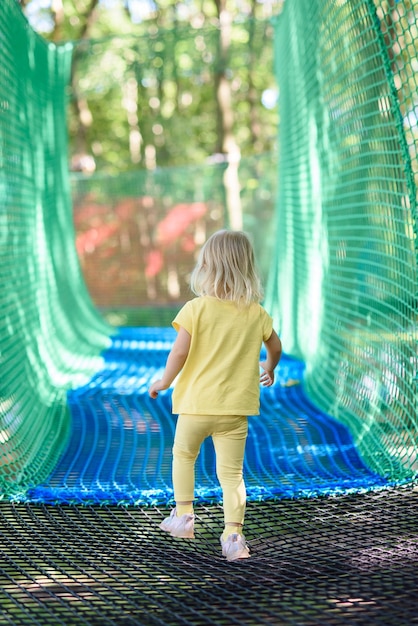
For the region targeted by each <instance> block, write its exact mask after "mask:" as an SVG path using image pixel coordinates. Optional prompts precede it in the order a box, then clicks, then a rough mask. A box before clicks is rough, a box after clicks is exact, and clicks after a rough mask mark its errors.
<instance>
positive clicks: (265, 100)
mask: <svg viewBox="0 0 418 626" xmlns="http://www.w3.org/2000/svg"><path fill="white" fill-rule="evenodd" d="M21 4H22V8H23V10H24V11H25V13H26V15H27V17H28V19H29V21H30V22H31V24H32V26H33V27H34V28H35V29H36V30H37V31H38V32H40V33H41V34H42V35H43V36H44V37H45V38H46V39H48V40H51V41H54V42H57V43H60V42H64V41H71V42H73V45H74V57H73V70H72V77H71V89H70V93H69V101H70V107H69V131H70V162H71V168H72V169H73V170H75V171H81V172H85V173H90V172H93V171H95V170H97V171H101V172H108V173H109V174H116V173H118V172H121V171H129V170H132V169H137V168H138V167H139V168H145V169H153V168H155V167H163V166H178V165H184V164H187V163H202V162H205V161H206V160H209V161H212V162H213V160H215V161H216V160H218V161H219V160H222V159H225V160H226V161H239V159H240V158H241V156H246V155H249V154H262V153H265V152H270V151H271V150H273V149H274V146H275V143H276V135H277V108H276V106H275V105H276V99H277V87H276V85H275V80H274V68H273V45H272V31H273V27H272V23H271V18H272V17H273V15H274V14H275V13H277V12H278V11H279V10H280V8H281V6H282V0H264V1H257V0H241V1H240V2H232V1H230V0H185V1H183V2H178V1H175V0H158V1H157V0H156V1H155V2H154V1H153V0H21ZM230 189H231V190H232V191H231V193H232V194H233V193H234V192H233V189H234V181H233V175H232V179H231V181H230Z"/></svg>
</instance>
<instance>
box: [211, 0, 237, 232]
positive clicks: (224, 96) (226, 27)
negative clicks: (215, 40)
mask: <svg viewBox="0 0 418 626" xmlns="http://www.w3.org/2000/svg"><path fill="white" fill-rule="evenodd" d="M215 5H216V9H217V12H218V18H219V58H218V66H217V67H216V69H215V90H216V102H217V116H218V146H217V152H218V153H220V154H223V155H225V158H226V160H227V162H228V165H227V168H226V170H225V174H224V185H225V202H226V209H227V215H228V222H229V224H228V226H229V227H230V228H232V229H233V230H240V229H242V226H243V222H242V208H241V197H240V184H239V177H238V168H239V163H240V158H241V154H240V150H239V146H238V145H237V143H236V141H235V136H234V130H233V129H234V112H233V109H232V104H231V102H232V97H231V85H230V83H229V80H228V78H227V74H226V70H227V64H228V55H229V47H230V40H231V15H230V13H229V12H228V11H227V9H226V0H215Z"/></svg>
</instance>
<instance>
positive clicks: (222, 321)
mask: <svg viewBox="0 0 418 626" xmlns="http://www.w3.org/2000/svg"><path fill="white" fill-rule="evenodd" d="M173 326H174V328H175V329H176V330H177V331H178V330H179V327H180V326H181V327H182V328H184V329H185V330H187V332H188V333H189V334H190V335H191V342H190V350H189V354H188V356H187V359H186V362H185V364H184V366H183V369H182V371H181V372H180V374H179V376H178V379H177V381H176V384H175V386H174V391H173V413H190V414H194V415H258V414H259V411H260V374H259V365H258V364H259V360H260V350H261V345H262V342H263V341H266V340H267V339H269V337H270V335H271V333H272V329H273V320H272V318H271V317H270V316H269V315H268V314H267V312H266V311H265V309H264V308H263V307H262V306H261V305H260V304H258V303H253V304H251V305H250V306H248V307H244V306H241V307H240V306H237V304H235V303H234V302H231V301H228V300H218V299H217V298H215V297H212V296H200V297H198V298H194V299H193V300H190V302H187V304H185V305H184V307H183V308H182V309H181V310H180V311H179V313H178V314H177V316H176V317H175V319H174V320H173Z"/></svg>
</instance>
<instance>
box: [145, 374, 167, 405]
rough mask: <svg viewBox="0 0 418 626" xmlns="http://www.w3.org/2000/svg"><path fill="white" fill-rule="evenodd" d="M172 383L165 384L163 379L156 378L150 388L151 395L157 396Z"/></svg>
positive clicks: (152, 396)
mask: <svg viewBox="0 0 418 626" xmlns="http://www.w3.org/2000/svg"><path fill="white" fill-rule="evenodd" d="M169 386H170V385H165V384H164V383H163V381H162V380H161V379H160V380H156V381H155V382H154V383H152V385H151V387H150V388H149V389H148V393H149V395H150V396H151V398H154V400H155V398H156V397H157V396H158V392H159V391H164V389H168V387H169Z"/></svg>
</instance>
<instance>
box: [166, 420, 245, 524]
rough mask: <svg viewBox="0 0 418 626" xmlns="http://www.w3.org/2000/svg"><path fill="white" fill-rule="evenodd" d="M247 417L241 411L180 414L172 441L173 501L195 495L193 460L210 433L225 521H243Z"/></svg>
mask: <svg viewBox="0 0 418 626" xmlns="http://www.w3.org/2000/svg"><path fill="white" fill-rule="evenodd" d="M247 433H248V420H247V417H243V416H241V415H179V417H178V420H177V426H176V434H175V437H174V445H173V487H174V499H175V500H176V502H190V501H193V499H194V484H195V462H196V459H197V456H198V454H199V451H200V447H201V445H202V443H203V441H204V440H205V439H206V437H210V436H211V437H212V441H213V445H214V448H215V453H216V475H217V477H218V480H219V483H220V485H221V488H222V493H223V507H224V518H225V524H228V523H233V524H243V523H244V515H245V502H246V490H245V483H244V479H243V476H242V467H243V462H244V451H245V442H246V439H247Z"/></svg>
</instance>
